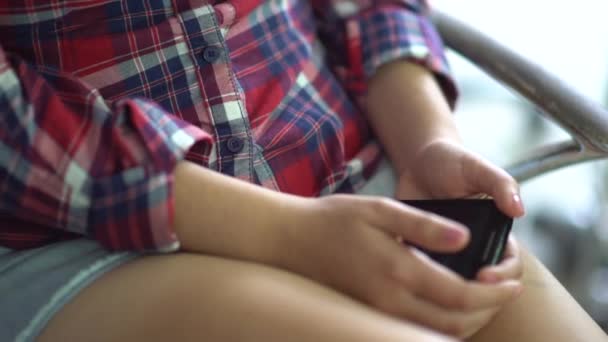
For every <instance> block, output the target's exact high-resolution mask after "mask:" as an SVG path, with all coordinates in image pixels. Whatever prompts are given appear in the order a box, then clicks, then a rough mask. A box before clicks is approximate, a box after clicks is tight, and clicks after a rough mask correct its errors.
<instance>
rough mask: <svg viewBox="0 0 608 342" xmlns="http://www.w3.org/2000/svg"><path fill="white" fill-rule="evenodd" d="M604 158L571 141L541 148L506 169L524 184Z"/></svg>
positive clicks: (599, 153) (601, 153)
mask: <svg viewBox="0 0 608 342" xmlns="http://www.w3.org/2000/svg"><path fill="white" fill-rule="evenodd" d="M602 158H606V154H605V153H603V152H597V151H592V150H585V149H584V148H582V146H581V145H580V144H579V143H578V142H576V141H573V140H571V141H564V142H561V143H554V144H549V145H545V146H543V147H539V148H537V149H535V150H533V151H532V153H531V154H530V155H528V156H527V157H525V158H523V159H522V160H521V161H519V162H517V163H516V164H513V165H511V166H509V167H507V168H506V169H507V171H508V172H509V173H510V174H511V175H512V176H513V177H514V178H515V179H517V180H518V181H519V182H524V181H526V180H528V179H531V178H533V177H536V176H539V175H541V174H544V173H546V172H549V171H553V170H556V169H559V168H562V167H566V166H570V165H574V164H578V163H582V162H586V161H592V160H597V159H602Z"/></svg>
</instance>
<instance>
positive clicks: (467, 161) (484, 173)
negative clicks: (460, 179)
mask: <svg viewBox="0 0 608 342" xmlns="http://www.w3.org/2000/svg"><path fill="white" fill-rule="evenodd" d="M461 162H462V163H463V165H462V172H463V176H464V179H465V180H466V182H467V183H468V184H469V185H470V187H471V190H472V191H473V192H483V193H487V194H489V195H491V196H492V197H494V200H495V201H496V205H497V206H498V208H500V210H502V211H503V212H504V213H505V214H507V215H509V216H511V217H520V216H523V215H524V213H525V210H524V207H523V203H522V201H521V197H520V195H519V185H518V184H517V182H516V181H515V179H513V177H511V175H509V174H508V173H507V172H506V171H505V170H503V169H501V168H499V167H496V166H494V165H492V164H490V163H489V162H487V161H485V160H483V159H481V158H479V157H477V156H475V155H465V156H464V157H463V160H462V161H461Z"/></svg>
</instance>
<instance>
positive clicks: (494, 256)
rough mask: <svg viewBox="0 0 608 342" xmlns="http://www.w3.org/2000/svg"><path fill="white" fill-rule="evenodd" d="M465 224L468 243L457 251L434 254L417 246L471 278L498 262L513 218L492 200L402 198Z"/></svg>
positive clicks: (410, 203) (433, 257)
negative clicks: (467, 232) (468, 237)
mask: <svg viewBox="0 0 608 342" xmlns="http://www.w3.org/2000/svg"><path fill="white" fill-rule="evenodd" d="M401 202H403V203H405V204H407V205H410V206H413V207H416V208H418V209H422V210H425V211H429V212H433V213H435V214H438V215H440V216H444V217H447V218H450V219H452V220H454V221H457V222H460V223H462V224H464V225H465V226H466V227H467V228H468V229H469V231H470V237H471V238H470V240H469V244H468V245H467V246H466V247H465V248H464V249H463V250H461V251H459V252H457V253H436V252H431V251H429V250H426V249H424V248H421V247H419V246H416V247H417V248H418V249H420V250H421V251H423V252H424V253H426V254H428V255H429V256H430V257H431V258H432V259H433V260H435V261H437V262H438V263H440V264H442V265H444V266H446V267H448V268H449V269H451V270H453V271H455V272H456V273H458V274H460V275H462V276H463V277H465V278H467V279H474V278H475V276H476V275H477V272H478V271H479V270H480V269H481V268H482V267H484V266H486V265H494V264H496V263H498V262H499V261H500V260H501V259H502V257H503V255H504V251H505V248H506V245H507V241H508V237H509V233H510V232H511V227H512V225H513V219H512V218H511V217H509V216H507V215H505V214H503V213H502V212H501V211H500V210H499V209H498V208H497V207H496V204H495V203H494V201H493V200H491V199H448V200H402V201H401Z"/></svg>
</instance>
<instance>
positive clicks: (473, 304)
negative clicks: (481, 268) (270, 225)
mask: <svg viewBox="0 0 608 342" xmlns="http://www.w3.org/2000/svg"><path fill="white" fill-rule="evenodd" d="M297 202H298V203H297V204H294V203H295V202H291V203H290V204H289V205H286V206H285V207H284V209H285V211H284V213H283V214H286V215H288V216H289V217H291V219H290V220H288V221H285V222H286V225H285V226H284V227H283V228H284V230H283V232H284V235H283V238H282V239H281V240H280V241H282V246H283V248H281V249H280V251H281V252H280V253H279V254H278V255H277V259H276V262H277V265H278V266H280V267H283V268H286V269H289V270H292V271H294V272H297V273H300V274H302V275H304V276H307V277H309V278H312V279H315V280H317V281H319V282H322V283H325V284H327V285H329V286H332V287H334V288H336V289H338V290H340V291H342V292H345V293H347V294H349V295H351V296H353V297H355V298H357V299H359V300H361V301H363V302H365V303H367V304H370V305H372V306H374V307H376V308H378V309H380V310H382V311H384V312H387V313H389V314H392V315H394V316H396V317H399V318H403V319H406V320H409V321H413V322H417V323H419V324H422V325H425V326H427V327H430V328H433V329H436V330H438V331H441V332H444V333H448V334H452V335H455V336H458V337H467V336H470V335H471V334H473V333H474V332H475V331H477V329H479V328H480V327H481V326H483V325H484V324H485V322H486V321H487V317H488V316H491V315H492V314H493V313H494V312H496V311H497V310H498V308H500V307H501V306H503V305H504V304H505V303H507V302H508V301H510V300H511V299H513V298H515V297H516V296H517V295H518V293H519V292H520V291H521V284H520V282H519V281H517V280H511V279H507V280H498V279H496V281H494V282H491V283H490V282H488V283H480V282H476V281H467V280H465V279H463V278H462V277H460V276H459V275H457V274H455V273H453V272H452V271H450V270H448V269H446V268H444V267H443V266H440V265H438V264H437V263H435V262H434V261H432V260H430V259H429V258H428V257H426V256H425V255H423V254H422V253H420V252H418V251H417V250H415V249H414V248H411V247H407V246H404V245H402V244H401V243H399V242H397V239H396V237H397V236H399V237H401V238H403V239H404V240H405V241H407V242H412V243H415V244H417V245H420V246H423V247H425V248H428V249H430V250H434V251H439V252H450V251H457V250H459V249H461V248H462V247H464V246H465V245H466V243H467V241H468V234H467V231H466V229H465V228H464V227H462V226H461V225H460V224H458V223H456V222H453V221H450V220H447V219H444V218H441V217H439V216H437V215H434V214H430V213H426V212H423V211H420V210H417V209H415V208H412V207H408V206H405V205H403V204H401V203H399V202H397V201H393V200H390V199H386V198H376V197H361V196H349V195H335V196H329V197H325V198H321V199H301V200H298V201H297ZM287 222H290V223H287Z"/></svg>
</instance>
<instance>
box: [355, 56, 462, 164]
mask: <svg viewBox="0 0 608 342" xmlns="http://www.w3.org/2000/svg"><path fill="white" fill-rule="evenodd" d="M367 109H368V120H369V122H370V124H371V126H372V128H373V129H374V131H375V133H376V136H377V137H378V139H379V140H380V142H381V144H382V145H383V146H384V148H385V150H386V152H387V154H388V156H389V158H390V159H391V161H392V163H393V166H394V167H395V169H396V170H397V171H403V170H404V169H405V168H406V167H407V165H409V164H410V162H411V159H412V158H414V157H415V155H416V153H417V151H418V150H419V149H420V148H421V147H423V146H425V145H426V144H428V143H429V142H431V141H434V140H437V139H449V140H455V141H460V136H459V134H458V131H457V128H456V125H455V123H454V120H453V119H452V114H451V111H450V108H449V105H448V103H447V101H446V99H445V97H444V95H443V93H442V92H441V89H440V88H439V85H438V84H437V81H436V80H435V78H434V76H433V74H432V73H431V72H429V71H428V70H427V69H425V68H423V67H421V66H419V65H417V64H414V63H411V62H408V61H398V62H393V63H390V64H387V65H384V66H383V67H382V68H380V69H379V70H378V72H377V73H376V75H375V76H374V77H373V78H372V79H371V81H370V85H369V93H368V108H367Z"/></svg>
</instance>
